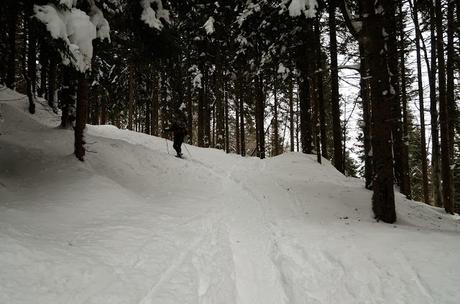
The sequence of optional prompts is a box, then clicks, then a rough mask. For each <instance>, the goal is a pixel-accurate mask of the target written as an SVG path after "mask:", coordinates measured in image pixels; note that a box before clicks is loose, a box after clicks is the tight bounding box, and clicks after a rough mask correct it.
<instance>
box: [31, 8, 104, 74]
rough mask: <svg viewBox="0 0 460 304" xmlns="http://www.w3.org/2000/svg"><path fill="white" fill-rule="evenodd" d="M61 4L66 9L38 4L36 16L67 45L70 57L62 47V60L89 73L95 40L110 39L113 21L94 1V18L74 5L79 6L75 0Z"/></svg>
mask: <svg viewBox="0 0 460 304" xmlns="http://www.w3.org/2000/svg"><path fill="white" fill-rule="evenodd" d="M59 4H60V5H63V6H64V7H66V9H58V8H57V7H56V6H54V5H53V4H47V5H35V6H34V17H35V18H36V19H38V20H39V21H40V22H42V23H43V24H44V25H45V26H46V29H47V31H48V32H49V33H50V35H51V37H52V38H53V39H61V40H63V41H64V42H65V44H66V45H67V48H68V51H69V52H70V56H69V55H67V54H66V53H65V52H63V51H62V50H60V51H61V57H62V62H63V63H64V64H65V65H69V64H72V65H73V66H74V67H75V69H76V70H77V71H80V72H85V71H87V70H89V69H90V68H91V59H92V57H93V40H94V39H95V38H96V37H99V38H100V39H101V40H104V39H108V40H109V41H110V34H109V31H110V27H109V23H108V22H107V20H106V19H105V18H104V15H103V14H102V12H101V10H100V9H99V8H97V7H96V5H95V4H94V2H93V3H92V4H91V11H90V15H91V17H90V16H88V15H87V14H86V13H85V12H83V11H81V10H79V9H77V8H75V7H72V5H75V1H73V0H61V1H60V2H59ZM69 57H70V58H69Z"/></svg>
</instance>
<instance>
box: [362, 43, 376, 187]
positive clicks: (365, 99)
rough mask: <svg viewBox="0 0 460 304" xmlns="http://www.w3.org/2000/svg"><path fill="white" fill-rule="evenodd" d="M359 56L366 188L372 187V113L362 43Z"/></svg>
mask: <svg viewBox="0 0 460 304" xmlns="http://www.w3.org/2000/svg"><path fill="white" fill-rule="evenodd" d="M359 53H360V57H361V67H360V73H361V100H362V106H363V122H364V125H363V137H364V180H365V187H366V189H372V183H373V181H372V177H373V175H374V167H373V155H372V154H373V153H372V143H371V138H372V134H371V131H372V128H371V125H372V113H371V96H370V90H369V79H370V75H369V69H368V63H367V59H366V54H365V51H364V48H363V46H362V43H360V46H359Z"/></svg>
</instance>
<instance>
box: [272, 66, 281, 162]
mask: <svg viewBox="0 0 460 304" xmlns="http://www.w3.org/2000/svg"><path fill="white" fill-rule="evenodd" d="M277 77H278V75H277V71H276V70H275V73H274V83H273V95H274V105H273V156H276V155H279V154H280V151H279V144H280V143H279V127H278V83H277Z"/></svg>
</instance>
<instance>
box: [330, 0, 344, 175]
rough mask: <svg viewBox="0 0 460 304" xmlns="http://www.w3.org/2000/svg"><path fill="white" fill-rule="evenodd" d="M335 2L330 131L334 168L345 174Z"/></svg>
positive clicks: (332, 12)
mask: <svg viewBox="0 0 460 304" xmlns="http://www.w3.org/2000/svg"><path fill="white" fill-rule="evenodd" d="M335 1H336V0H330V1H329V31H330V44H329V50H330V54H331V107H332V129H333V137H334V166H335V167H336V168H337V170H339V171H340V172H342V173H345V164H344V163H343V155H342V130H341V126H340V102H339V73H338V68H337V37H336V35H337V34H336V17H335V10H336V2H335Z"/></svg>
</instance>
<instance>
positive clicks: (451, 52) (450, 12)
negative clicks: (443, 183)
mask: <svg viewBox="0 0 460 304" xmlns="http://www.w3.org/2000/svg"><path fill="white" fill-rule="evenodd" d="M447 5H448V8H447V66H446V76H447V79H446V81H447V84H446V99H447V113H448V117H447V121H448V128H449V129H448V138H449V142H448V143H449V147H448V149H449V164H452V165H453V164H455V162H454V142H455V124H456V121H457V119H458V116H457V109H456V104H455V77H454V69H455V64H456V54H455V44H454V35H455V28H456V26H457V25H456V21H455V18H454V15H455V2H454V1H449V2H448V4H447ZM457 9H458V8H457ZM457 22H458V26H460V20H458V21H457ZM457 61H458V57H457ZM458 63H460V61H458ZM457 69H458V66H457ZM449 168H451V165H449ZM450 179H451V181H452V182H451V191H450V195H451V201H452V203H451V204H452V206H451V209H450V212H453V211H454V210H453V209H454V201H455V189H454V183H453V171H452V170H450ZM448 212H449V211H448Z"/></svg>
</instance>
